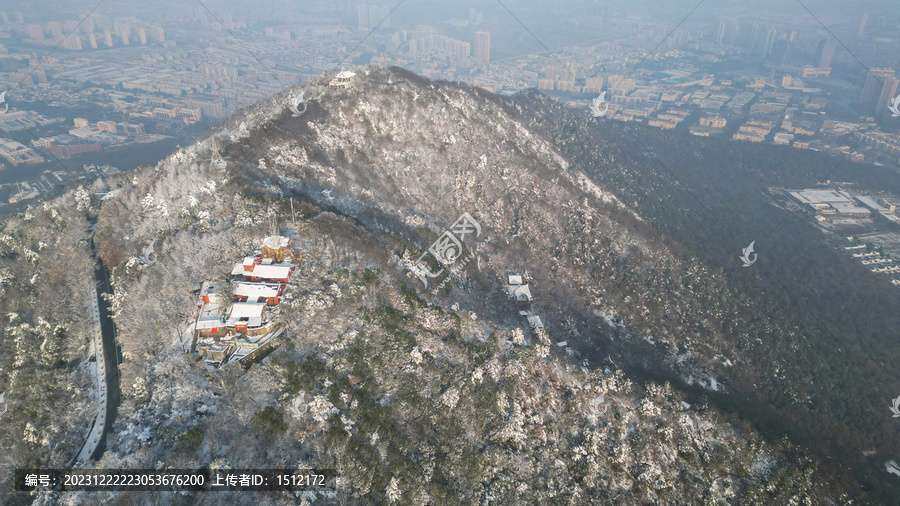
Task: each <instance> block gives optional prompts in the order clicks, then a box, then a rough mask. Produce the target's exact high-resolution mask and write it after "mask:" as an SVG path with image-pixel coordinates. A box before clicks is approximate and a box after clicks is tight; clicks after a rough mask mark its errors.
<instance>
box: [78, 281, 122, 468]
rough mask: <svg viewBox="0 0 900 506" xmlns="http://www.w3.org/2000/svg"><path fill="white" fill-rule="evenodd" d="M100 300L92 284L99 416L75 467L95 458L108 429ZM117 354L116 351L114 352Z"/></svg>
mask: <svg viewBox="0 0 900 506" xmlns="http://www.w3.org/2000/svg"><path fill="white" fill-rule="evenodd" d="M99 304H100V300H99V297H98V294H97V287H95V286H94V285H93V284H91V292H90V309H89V311H90V314H91V323H92V328H91V346H92V347H93V349H94V356H95V357H96V360H94V387H95V390H96V395H95V399H96V401H97V416H96V417H95V418H94V424H93V425H92V426H91V432H90V433H89V434H88V436H87V439H86V440H85V442H84V446H82V447H81V451H80V452H79V453H78V457H76V459H75V465H76V467H77V466H81V465H82V464H84V463H85V462H87V461H88V459H90V458H91V457H93V456H94V453H95V452H96V451H97V446H98V445H99V444H100V439H101V438H102V436H103V433H104V431H105V429H106V414H107V406H108V404H109V391H108V387H107V384H106V351H105V350H104V348H105V347H104V346H103V330H102V326H101V325H100V306H99ZM112 353H115V350H112Z"/></svg>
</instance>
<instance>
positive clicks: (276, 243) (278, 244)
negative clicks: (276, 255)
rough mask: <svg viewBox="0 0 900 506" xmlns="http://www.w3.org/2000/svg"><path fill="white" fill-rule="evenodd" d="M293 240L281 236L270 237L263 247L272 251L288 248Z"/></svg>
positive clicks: (264, 241) (265, 240)
mask: <svg viewBox="0 0 900 506" xmlns="http://www.w3.org/2000/svg"><path fill="white" fill-rule="evenodd" d="M290 242H291V240H290V239H288V238H287V237H284V236H281V235H270V236H269V237H266V238H265V239H263V243H262V245H263V246H266V247H268V248H271V249H281V248H285V247H287V245H288V244H290Z"/></svg>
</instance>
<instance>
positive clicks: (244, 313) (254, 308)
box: [229, 302, 266, 320]
mask: <svg viewBox="0 0 900 506" xmlns="http://www.w3.org/2000/svg"><path fill="white" fill-rule="evenodd" d="M265 307H266V305H265V304H262V303H256V302H235V303H234V304H232V305H231V315H230V316H229V320H230V319H234V318H246V317H250V318H252V317H261V316H262V312H263V309H264V308H265Z"/></svg>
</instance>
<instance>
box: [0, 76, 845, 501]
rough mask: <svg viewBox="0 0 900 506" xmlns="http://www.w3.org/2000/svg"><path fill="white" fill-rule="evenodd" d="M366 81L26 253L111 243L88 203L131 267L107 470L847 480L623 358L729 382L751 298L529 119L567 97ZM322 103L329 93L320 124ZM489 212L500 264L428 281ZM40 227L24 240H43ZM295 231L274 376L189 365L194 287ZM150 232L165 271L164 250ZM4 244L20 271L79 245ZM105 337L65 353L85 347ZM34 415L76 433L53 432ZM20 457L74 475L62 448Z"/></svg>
mask: <svg viewBox="0 0 900 506" xmlns="http://www.w3.org/2000/svg"><path fill="white" fill-rule="evenodd" d="M355 71H356V78H355V82H354V83H353V85H352V87H351V88H350V89H339V88H334V87H330V86H329V85H328V82H329V79H330V77H331V76H330V75H325V76H322V77H320V78H318V79H316V80H313V81H310V82H307V83H304V84H302V85H299V86H297V87H295V88H294V89H291V90H285V91H284V92H283V93H281V94H279V95H278V96H276V97H273V98H271V99H268V100H265V101H262V102H260V103H258V104H256V105H254V106H252V107H250V108H248V109H246V110H243V111H240V112H238V113H236V114H235V115H233V116H232V117H231V118H229V119H228V120H226V121H225V122H223V123H222V124H220V125H218V126H216V127H214V128H213V129H211V131H210V132H209V135H207V136H205V137H203V138H201V139H198V141H196V142H195V143H193V144H191V145H189V146H187V147H185V148H181V149H179V150H178V151H177V152H176V153H173V154H172V155H171V156H170V157H168V158H167V159H166V160H164V161H162V162H160V163H159V164H158V165H157V166H156V167H143V168H140V169H138V170H136V171H134V172H133V173H129V174H126V175H122V176H119V177H116V178H111V179H108V180H104V181H99V182H97V183H95V185H94V187H93V188H91V189H90V190H93V193H94V195H93V196H92V195H91V192H88V191H87V189H84V188H81V189H76V190H73V191H72V192H70V193H68V194H66V195H64V196H63V197H60V198H59V199H57V200H55V201H52V202H48V203H47V204H46V205H45V206H44V207H42V208H35V209H31V210H29V213H30V218H29V221H28V222H27V223H28V224H27V228H28V230H29V232H28V234H29V237H30V238H31V239H29V241H30V242H27V243H26V246H25V249H26V250H28V251H32V253H35V252H40V251H41V247H40V246H39V244H38V242H39V241H38V239H37V237H39V235H35V234H38V232H36V231H43V233H44V235H45V236H47V237H53V238H54V239H53V240H54V241H55V242H54V244H56V245H60V244H62V243H65V242H68V243H71V244H68V245H65V246H66V247H68V248H70V249H77V248H78V247H80V248H82V249H80V250H78V251H80V252H81V253H79V255H80V257H79V258H81V259H82V261H83V260H84V259H85V258H87V257H86V255H87V254H88V250H87V246H86V245H84V244H80V246H79V245H78V244H79V243H77V242H76V238H78V239H79V240H80V237H79V236H77V235H76V234H71V233H70V234H68V235H65V234H64V231H65V230H67V229H69V228H70V227H73V226H79V227H81V229H82V230H83V228H84V224H85V223H86V221H85V219H86V218H87V219H89V220H91V221H95V222H96V226H95V230H96V232H95V234H94V236H93V240H94V245H95V247H96V250H97V252H98V254H99V256H100V257H101V258H102V260H103V262H104V263H105V264H106V266H107V267H108V268H109V269H110V271H111V281H112V285H113V288H114V292H115V293H114V294H112V295H111V296H110V301H111V306H112V309H113V311H114V312H115V322H116V325H117V328H118V333H119V334H118V339H119V341H120V343H121V345H122V351H123V356H124V359H125V361H124V363H123V364H122V366H121V368H120V370H121V377H122V381H121V388H122V394H123V399H124V400H123V403H122V405H121V406H120V410H119V417H118V419H117V421H116V424H115V426H114V427H113V429H112V433H111V435H110V438H109V441H108V443H107V446H108V448H107V452H106V453H105V455H104V457H103V460H102V463H101V464H102V465H103V466H106V467H144V468H147V467H157V466H158V465H164V466H172V467H176V468H178V467H196V466H231V467H235V468H252V467H256V468H261V467H273V466H278V465H285V466H288V467H304V466H313V467H320V468H336V469H337V470H338V473H339V474H340V475H341V480H340V485H339V487H338V490H337V491H336V492H334V493H333V494H325V495H324V496H320V499H321V500H324V501H326V502H329V501H333V502H338V503H360V504H362V503H371V502H380V501H386V502H400V503H422V504H426V503H440V504H444V503H457V502H462V503H472V502H478V503H504V504H515V503H558V502H572V503H576V504H578V503H590V502H599V503H622V504H634V503H639V502H648V503H697V502H701V501H707V502H714V503H718V502H732V501H738V502H745V503H758V502H762V503H786V502H789V501H790V500H791V499H792V498H800V497H803V498H813V501H814V502H820V501H826V500H827V498H828V496H830V495H831V494H833V493H835V491H834V490H832V489H831V488H830V487H828V486H824V485H823V482H824V480H825V479H826V478H825V477H823V475H821V474H820V472H819V471H818V470H817V467H816V464H815V463H814V462H813V461H811V460H809V459H808V458H807V457H806V456H805V455H804V452H803V451H802V450H798V449H797V448H796V447H794V446H793V445H791V444H790V443H788V442H786V441H783V442H767V441H765V440H764V439H763V438H762V437H760V436H759V435H758V434H757V433H756V432H755V431H754V430H753V429H752V428H750V427H749V426H743V427H742V426H739V425H732V423H729V422H730V421H733V419H732V418H730V416H731V415H728V414H723V413H721V412H719V411H717V410H716V409H714V408H709V407H708V406H692V405H691V404H690V403H688V402H685V397H684V396H683V394H682V393H680V392H679V391H678V390H677V389H676V388H673V387H672V385H670V384H669V383H664V382H658V381H644V380H643V379H642V378H630V377H629V376H628V374H627V371H623V370H621V369H617V366H618V365H621V364H623V363H627V364H632V365H633V364H650V365H652V366H654V367H659V368H660V369H661V370H663V369H664V370H665V371H667V374H670V375H671V376H672V377H673V378H681V379H682V380H683V381H685V382H688V383H689V382H693V383H695V384H697V385H699V386H700V387H701V388H705V389H707V390H710V391H722V392H727V391H728V389H729V380H730V378H729V376H728V375H729V374H730V373H729V371H730V364H728V363H726V362H725V361H724V360H723V358H722V357H723V356H736V355H737V353H736V352H735V346H736V344H737V341H735V340H733V338H731V337H730V335H726V334H725V333H724V332H723V331H722V329H723V328H724V325H723V321H724V319H726V318H728V315H729V311H740V310H741V309H740V304H737V303H735V304H731V303H732V299H729V297H731V295H729V294H728V293H726V291H724V290H722V291H716V290H709V289H706V287H722V286H724V283H723V282H722V281H721V279H720V276H721V274H717V271H716V270H715V269H713V268H710V267H708V266H705V265H704V264H703V263H702V262H700V261H698V260H696V259H694V258H691V257H689V256H686V255H685V254H684V253H680V252H677V251H675V250H673V248H672V247H671V242H666V240H664V239H663V238H661V237H660V234H659V233H658V232H657V231H656V230H655V229H654V228H653V227H651V226H650V225H649V224H648V223H647V222H646V220H645V219H643V218H642V217H641V216H640V215H639V214H638V213H637V212H636V211H635V209H633V208H631V207H630V206H628V205H626V204H624V203H623V202H622V201H621V200H620V199H619V198H618V197H617V196H616V195H615V194H614V193H613V192H611V191H609V190H607V189H606V188H603V187H602V186H600V185H599V184H597V182H596V181H595V179H596V178H592V177H590V176H589V175H588V174H587V173H585V172H584V171H583V170H582V168H581V167H579V166H577V165H575V164H573V163H572V161H571V160H569V159H567V157H566V156H565V155H564V150H563V149H562V147H561V146H560V145H559V144H558V143H554V142H553V141H551V140H550V138H549V136H548V135H547V134H546V133H545V132H544V130H543V129H542V128H540V127H539V126H538V125H537V124H536V123H535V122H534V121H533V120H532V119H531V118H532V116H531V114H533V113H532V112H529V114H525V108H526V107H527V108H529V109H533V108H535V107H540V105H539V104H540V102H541V100H543V99H541V98H539V97H535V96H529V95H523V96H522V97H516V98H512V99H511V98H502V97H498V96H495V95H492V94H490V93H488V92H485V91H484V90H480V89H475V88H470V87H467V86H465V85H460V84H454V83H433V82H430V81H428V80H426V79H423V78H421V77H419V76H415V75H413V74H410V73H408V72H406V71H404V70H402V69H397V68H391V69H382V68H376V67H365V68H358V69H355ZM300 92H303V95H304V97H305V98H306V99H308V100H309V103H308V104H307V105H308V107H307V109H306V111H305V113H304V114H302V115H300V116H296V115H294V114H293V113H292V111H291V110H290V108H289V107H290V105H291V104H292V99H293V97H294V96H296V95H297V94H299V93H300ZM584 128H592V126H591V124H590V123H589V121H588V119H587V115H586V114H585V121H584ZM606 156H608V159H607V160H608V163H610V164H615V163H616V161H615V160H616V157H618V156H620V153H618V152H616V150H615V148H614V147H613V146H610V147H609V150H608V152H607V153H606ZM220 158H221V160H222V161H223V162H224V163H220V161H219V160H220ZM113 190H119V191H117V192H114V193H113V192H112V191H113ZM101 193H102V194H106V195H108V198H106V199H104V200H102V201H101V200H100V198H99V194H101ZM463 213H468V214H469V215H470V216H471V217H472V218H474V220H476V221H477V223H478V224H479V227H480V230H479V233H478V234H477V237H474V236H473V237H471V238H470V239H469V242H466V243H465V248H466V251H467V252H469V253H472V254H473V257H472V258H473V260H472V261H470V262H468V263H465V264H464V265H463V262H459V263H454V264H452V265H451V266H449V267H447V268H446V270H447V271H448V273H446V274H444V275H442V277H438V278H434V279H432V280H431V281H430V284H429V286H428V287H427V289H426V288H425V286H424V284H423V283H422V282H421V280H420V279H418V278H417V277H416V276H415V275H414V271H413V270H411V267H412V265H413V264H414V262H415V260H416V259H418V258H419V257H420V255H421V254H422V252H425V251H427V249H428V247H429V246H430V245H431V244H433V243H434V242H435V241H436V240H438V239H439V238H440V237H441V236H442V234H444V232H445V231H446V230H448V229H450V228H451V227H452V225H453V224H454V223H455V222H456V220H457V219H458V218H459V217H460V216H461V215H462V214H463ZM24 219H25V218H24V217H16V218H12V219H10V220H8V221H7V222H6V223H5V225H4V233H5V234H6V235H7V236H9V237H15V236H16V234H20V235H22V234H24V232H23V230H24V229H25V228H26V225H25V223H24V222H23V220H24ZM79 220H80V221H79ZM272 234H282V235H285V236H287V237H289V238H290V240H291V247H292V248H293V249H294V250H295V251H296V252H297V253H298V254H299V255H302V260H301V262H300V265H299V267H298V271H297V275H296V276H294V277H293V278H292V280H291V283H290V286H289V287H288V290H287V292H286V293H287V295H286V296H285V300H284V302H283V304H282V306H283V307H282V308H281V312H280V313H279V319H280V322H281V324H283V325H284V327H285V329H286V333H285V334H284V337H283V338H282V343H281V345H280V347H279V348H278V349H277V350H276V351H275V352H273V353H272V354H271V355H269V356H268V357H266V358H265V359H264V360H262V361H261V362H260V363H259V364H256V365H253V366H252V367H250V368H249V369H248V370H245V369H243V368H241V366H240V365H237V364H235V365H229V366H226V367H223V368H221V369H218V370H216V369H211V368H208V367H207V366H205V365H204V364H203V363H202V362H197V361H196V360H195V359H194V358H193V357H192V356H191V355H190V354H186V353H185V350H186V349H187V348H189V344H190V343H189V342H188V341H189V340H188V341H185V340H184V339H183V337H184V329H185V328H186V327H187V326H188V325H189V324H190V323H191V322H192V321H193V320H192V318H193V317H194V314H193V311H194V310H195V308H196V306H195V299H196V295H195V294H194V293H193V291H194V290H195V289H196V288H197V287H198V286H199V285H200V283H201V282H202V281H214V282H216V283H223V282H224V278H225V275H226V274H227V273H228V272H230V269H231V265H232V264H233V262H236V261H239V260H240V259H241V258H243V256H245V255H246V254H247V253H248V252H249V251H252V250H253V248H255V247H258V246H259V244H260V243H261V240H262V238H263V237H265V236H268V235H272ZM4 237H5V236H4ZM0 242H2V241H0ZM7 242H9V241H7ZM12 242H13V243H14V242H15V241H12ZM151 242H152V243H153V244H154V248H155V252H156V255H157V260H156V261H155V262H154V263H152V264H150V265H146V264H147V262H141V261H140V258H139V257H140V255H141V252H142V251H144V249H145V248H146V247H147V245H148V244H150V243H151ZM32 243H33V244H32ZM10 247H11V248H12V246H10ZM0 260H2V262H5V263H8V264H9V265H10V266H14V268H15V269H18V270H21V271H22V275H21V276H28V275H30V273H31V272H32V271H34V273H35V274H38V275H39V274H41V273H45V272H49V271H50V270H51V269H60V268H61V265H60V262H62V261H63V260H62V259H60V258H56V257H47V256H46V255H43V256H41V257H40V258H38V259H35V260H29V259H28V258H26V257H24V256H22V255H21V254H18V255H7V256H6V257H5V258H3V259H0ZM428 266H429V267H430V268H433V269H435V270H436V269H438V268H439V266H438V264H437V263H435V262H431V263H429V264H428ZM4 267H5V266H4V265H0V269H3V268H4ZM7 268H12V267H7ZM523 271H527V272H528V273H529V274H530V276H531V277H532V278H533V280H532V281H531V283H530V285H529V286H530V289H531V293H532V295H533V296H534V301H533V304H532V305H531V308H530V311H531V312H532V313H533V314H535V315H538V316H539V317H540V318H541V320H542V322H543V325H544V326H545V328H546V331H535V329H534V328H532V327H531V326H529V324H528V322H527V320H526V319H525V318H524V317H523V316H521V315H520V314H519V312H518V310H517V308H516V305H515V303H514V302H513V301H511V300H509V299H508V297H507V295H506V282H507V277H506V275H507V273H509V272H523ZM0 272H4V271H2V270H0ZM21 276H17V279H25V278H24V277H21ZM443 276H449V277H447V278H446V279H447V280H448V281H447V282H446V283H443V287H442V288H439V289H437V290H435V287H436V285H439V283H440V282H441V281H442V280H443V279H445V278H444V277H443ZM64 279H65V282H66V283H70V284H72V285H73V286H75V285H77V283H78V279H79V278H78V277H76V276H69V277H66V278H64ZM86 282H87V281H86ZM701 287H703V289H701ZM10 293H18V292H10ZM2 303H3V306H2V309H4V310H5V311H7V310H9V308H10V307H12V306H11V305H12V299H11V298H9V297H6V296H5V295H4V298H3V299H2ZM34 303H35V304H36V303H37V302H36V301H35V302H34ZM20 317H21V316H18V317H17V318H20ZM29 317H30V318H31V317H33V318H37V317H38V313H34V316H29ZM40 317H41V318H44V316H40ZM67 317H68V318H70V319H72V317H71V315H69V316H67ZM52 318H57V319H61V318H63V317H62V316H60V315H59V314H58V313H54V314H53V316H52ZM75 320H77V318H75ZM35 321H36V320H35ZM50 323H56V322H53V321H51V322H50ZM4 324H5V325H7V326H8V328H10V329H12V328H15V327H16V326H21V325H22V323H21V322H20V321H19V320H15V319H13V318H12V317H9V318H7V321H4ZM71 327H72V328H73V329H78V328H80V327H76V326H75V325H72V326H71ZM83 333H84V331H82V330H78V331H75V332H73V333H72V335H71V336H69V338H68V340H67V341H66V342H65V345H64V346H65V347H67V348H66V349H67V350H68V353H69V354H70V355H71V356H73V357H74V356H77V351H78V350H79V349H80V348H78V346H77V343H78V342H79V341H78V339H80V338H83V337H84V336H83V335H82V334H83ZM10 335H11V334H10ZM4 339H8V338H4ZM15 339H20V338H15ZM20 340H21V339H20ZM23 349H24V348H23ZM29 350H30V349H29ZM26 351H27V353H30V354H36V353H38V352H37V351H35V350H30V351H28V350H26ZM26 351H23V353H26ZM29 356H30V355H29ZM12 357H13V358H11V359H9V360H13V359H15V360H26V359H28V360H35V359H34V358H33V357H32V358H31V359H29V358H27V357H25V358H16V356H15V354H13V355H12ZM10 364H12V362H10ZM3 367H4V370H6V368H7V365H6V363H4V365H3ZM77 374H81V373H80V372H78V370H76V369H71V370H66V371H63V372H62V373H60V376H59V377H57V378H56V379H54V380H53V381H57V382H58V381H63V378H65V377H66V375H69V376H72V377H75V376H76V375H77ZM48 381H49V380H48ZM26 400H27V398H25V397H23V398H22V402H25V401H26ZM19 423H20V420H19V419H18V418H17V419H16V420H15V422H14V423H13V425H11V427H14V428H12V429H10V431H9V432H8V434H5V435H4V438H5V439H4V441H6V440H11V439H10V438H12V437H13V435H14V434H15V432H16V431H17V430H18V431H19V432H21V431H22V430H23V429H21V427H19V425H18V424H19ZM21 423H22V424H24V423H25V422H24V421H21ZM28 423H29V424H31V428H29V429H28V430H29V431H31V432H35V433H37V434H46V438H47V440H48V441H49V443H48V444H53V438H54V437H56V436H53V434H57V433H59V431H58V429H57V430H55V431H54V430H51V428H50V424H51V421H49V420H47V421H46V423H45V424H44V425H41V424H40V423H38V425H37V426H35V425H34V423H33V422H28ZM52 423H54V424H58V422H57V421H53V422H52ZM72 423H77V420H76V421H73V422H72ZM33 439H35V440H40V438H39V437H37V436H34V437H33ZM17 444H18V443H17ZM17 448H18V452H19V454H21V455H28V456H31V455H34V456H35V458H38V459H41V458H44V459H48V460H47V461H48V462H51V463H55V464H60V461H59V459H61V458H62V455H63V454H62V453H60V454H59V455H56V456H52V459H57V460H55V461H53V460H52V459H51V455H49V454H45V453H42V452H41V451H40V449H39V445H37V444H35V443H28V444H19V446H17ZM294 499H295V498H293V497H289V496H287V495H285V496H283V497H282V496H278V497H272V498H271V500H270V499H269V498H267V499H265V500H264V502H265V501H270V502H271V503H273V504H275V503H280V502H279V501H282V502H289V501H292V500H294ZM72 500H77V498H73V499H72ZM234 500H236V501H237V500H246V499H241V498H240V497H238V496H235V498H234ZM253 500H254V502H257V501H258V500H257V499H253ZM298 500H299V499H298Z"/></svg>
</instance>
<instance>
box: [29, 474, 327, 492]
mask: <svg viewBox="0 0 900 506" xmlns="http://www.w3.org/2000/svg"><path fill="white" fill-rule="evenodd" d="M336 478H337V471H336V470H334V469H16V477H15V490H18V491H21V492H32V491H34V490H41V489H43V490H56V491H78V490H84V491H102V490H109V491H119V490H132V491H139V492H152V491H176V492H177V491H196V492H215V491H217V490H223V491H224V490H244V491H247V492H266V491H303V490H312V491H317V490H323V491H324V490H334V487H335V479H336Z"/></svg>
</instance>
